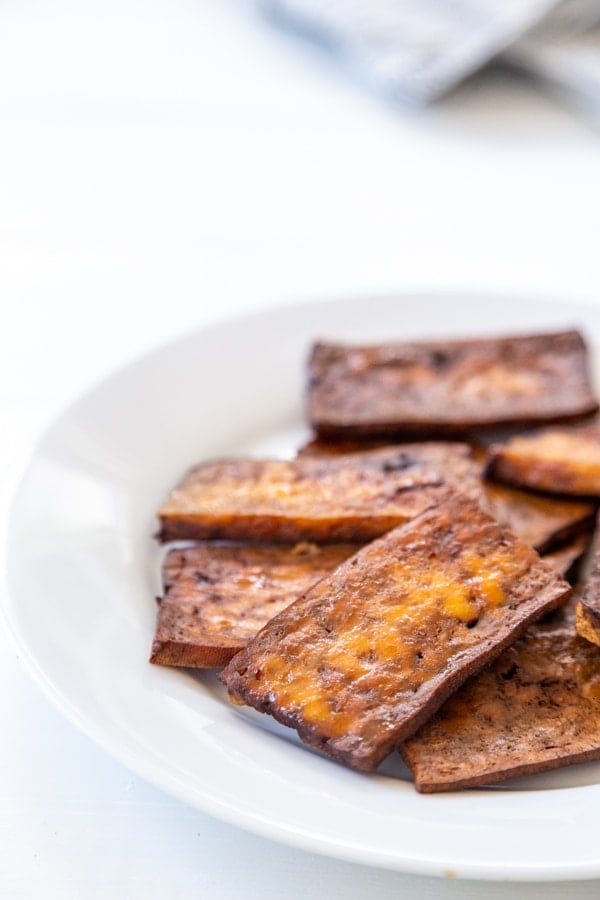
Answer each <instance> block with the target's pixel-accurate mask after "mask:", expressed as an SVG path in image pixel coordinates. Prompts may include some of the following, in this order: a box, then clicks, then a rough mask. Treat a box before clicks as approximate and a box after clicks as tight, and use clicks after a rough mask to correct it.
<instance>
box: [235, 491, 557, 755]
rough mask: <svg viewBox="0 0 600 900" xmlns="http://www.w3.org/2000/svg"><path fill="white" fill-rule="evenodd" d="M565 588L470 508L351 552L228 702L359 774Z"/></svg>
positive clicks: (259, 642) (255, 645)
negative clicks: (265, 716) (267, 718)
mask: <svg viewBox="0 0 600 900" xmlns="http://www.w3.org/2000/svg"><path fill="white" fill-rule="evenodd" d="M569 590H570V589H569V586H568V585H567V584H566V583H565V582H564V581H563V580H562V578H561V577H560V576H559V575H558V574H557V573H556V572H554V571H553V570H552V569H551V568H550V567H549V566H547V565H546V564H545V563H543V562H542V561H540V559H539V557H538V555H537V553H536V552H535V551H534V550H533V549H532V548H530V547H528V546H526V545H525V544H523V543H521V542H520V541H519V540H518V539H517V538H515V537H514V535H512V534H510V533H509V532H506V531H504V530H503V529H502V528H501V527H500V526H499V525H498V524H497V523H496V522H495V521H494V520H493V519H491V518H490V517H489V516H488V515H486V514H485V513H484V512H483V511H482V510H481V509H480V508H479V506H478V505H477V504H476V503H474V502H473V501H471V500H469V499H468V498H465V497H462V496H459V495H457V494H455V493H453V492H451V491H449V492H447V494H446V497H445V500H444V502H443V503H442V504H441V505H439V506H438V507H435V508H433V509H430V510H428V511H427V512H425V513H423V514H422V515H421V516H419V517H418V518H417V519H414V520H413V521H412V522H410V523H408V524H407V525H405V526H402V527H400V528H397V529H395V530H394V531H393V532H390V533H389V534H387V535H385V537H383V538H381V539H380V540H378V541H374V542H373V543H372V544H370V545H368V546H367V547H365V548H364V549H363V550H361V551H359V553H357V554H356V556H354V557H352V559H350V560H348V561H347V562H346V563H344V564H342V565H341V566H340V567H339V568H338V569H337V570H336V571H335V572H334V573H333V574H332V575H331V576H329V577H327V578H324V579H323V580H322V581H321V582H319V583H318V584H317V585H315V586H314V587H313V588H312V589H311V590H310V591H308V593H307V594H306V596H305V597H303V598H302V599H300V600H298V601H297V602H296V603H294V604H292V606H290V607H288V609H287V610H286V611H284V612H283V613H281V614H280V615H279V616H277V617H276V618H275V619H272V620H271V622H269V624H268V625H267V626H266V627H265V628H264V629H263V630H262V631H261V632H260V633H259V635H257V637H256V638H255V639H254V640H253V641H251V642H250V644H249V645H248V646H247V648H246V649H245V650H244V651H242V652H241V653H240V654H239V655H238V656H236V657H235V658H234V659H233V660H232V662H231V663H230V665H229V666H228V668H227V669H226V670H225V671H224V673H223V674H222V679H223V681H224V682H225V684H226V685H227V686H228V688H229V691H230V696H231V698H232V699H233V700H234V701H235V702H242V703H248V704H250V705H252V706H255V707H256V708H257V709H260V710H262V711H265V712H270V713H271V714H272V715H274V716H275V717H276V718H277V719H279V720H280V721H282V722H283V723H284V724H287V725H290V726H292V727H294V728H296V729H297V731H298V733H299V735H300V737H301V738H302V739H303V740H305V741H306V742H307V743H310V744H312V745H314V746H316V747H318V748H319V749H322V750H323V751H324V752H326V753H328V754H329V755H331V756H334V757H335V758H337V759H339V760H341V761H343V762H345V763H347V764H348V765H350V766H353V767H355V768H358V769H364V770H371V769H373V768H375V767H376V766H377V765H378V764H379V763H380V762H381V760H382V759H383V758H384V757H385V756H386V755H387V754H388V753H389V752H390V750H391V749H392V748H393V746H394V745H395V743H396V742H397V741H398V740H400V739H401V738H404V737H406V736H408V735H409V734H410V733H412V732H413V731H414V730H415V729H416V728H418V726H419V725H420V724H421V723H422V722H423V721H424V720H425V719H426V718H427V717H428V716H429V715H430V714H431V713H432V712H433V711H434V709H435V708H437V706H438V705H439V704H440V703H441V702H443V700H444V699H445V697H446V696H447V695H448V694H449V693H450V692H451V691H452V690H455V689H456V687H457V686H458V685H459V684H460V683H461V682H462V681H463V680H464V679H465V678H466V677H467V676H468V675H469V674H470V673H472V672H473V671H476V670H478V669H479V668H480V667H481V666H483V665H484V664H485V662H487V661H488V660H489V659H490V658H491V657H492V656H494V655H496V654H497V653H499V652H500V651H501V649H502V648H503V646H504V645H505V644H507V643H508V642H510V641H511V640H513V639H514V637H515V635H516V634H517V633H518V632H519V630H522V628H523V627H524V626H525V624H526V623H527V622H529V621H530V620H531V619H532V618H534V617H536V616H539V615H541V614H542V613H543V612H544V611H545V610H547V609H550V608H553V607H554V606H555V605H557V604H558V603H559V602H560V601H561V600H562V599H563V598H564V597H565V596H566V594H568V592H569Z"/></svg>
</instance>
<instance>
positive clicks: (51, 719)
mask: <svg viewBox="0 0 600 900" xmlns="http://www.w3.org/2000/svg"><path fill="white" fill-rule="evenodd" d="M599 245H600V135H599V134H598V130H597V128H596V129H595V128H594V127H593V126H592V125H591V124H590V123H588V122H586V121H585V120H584V119H582V118H579V117H577V115H576V114H574V113H572V112H571V111H570V110H568V109H566V108H561V107H560V106H559V105H557V104H556V103H555V102H554V101H553V100H552V99H550V98H545V97H543V96H540V95H538V93H537V92H536V91H535V89H534V88H533V87H531V86H523V85H521V84H520V83H519V82H517V81H516V80H510V79H509V80H507V79H506V78H500V77H499V76H490V77H488V78H486V79H484V80H481V81H478V82H475V83H471V84H469V85H468V86H467V87H465V88H463V89H462V90H461V91H459V92H457V93H456V94H455V95H454V96H453V97H452V98H451V99H450V100H448V101H447V102H446V103H445V104H444V105H443V106H441V107H439V108H437V109H435V110H430V111H427V112H416V111H413V112H407V111H401V110H395V109H393V108H391V107H390V106H389V105H387V104H386V103H385V102H383V101H381V100H379V99H377V98H375V97H373V96H372V95H370V94H369V93H368V92H367V91H366V90H365V89H364V88H363V87H361V86H360V85H357V84H351V83H350V82H349V81H348V80H346V79H344V77H343V76H342V75H340V73H339V72H338V71H337V69H336V68H335V66H334V65H333V64H331V63H330V61H329V60H328V59H327V57H325V56H323V55H322V54H321V53H320V52H319V51H317V50H315V49H313V48H311V47H310V46H307V45H305V44H303V43H302V42H296V41H295V40H293V39H291V38H290V37H289V36H286V35H283V34H281V33H280V32H278V31H277V30H276V29H274V28H273V27H272V26H269V25H266V24H265V23H264V22H261V21H260V20H259V19H258V18H256V17H255V16H254V15H253V14H252V12H251V11H250V10H249V9H248V8H247V7H246V5H245V4H244V3H242V2H239V3H236V2H233V0H232V2H226V0H102V2H101V0H87V2H85V0H84V2H81V0H77V2H76V0H72V2H69V0H46V2H45V3H42V2H41V0H4V2H3V3H2V4H1V5H0V289H1V291H0V309H1V313H2V322H1V327H0V403H1V407H2V418H3V423H4V427H3V440H2V441H1V442H0V471H1V472H2V478H1V479H0V499H1V501H2V505H3V509H4V508H5V507H6V504H7V502H8V499H9V497H10V493H11V490H12V489H13V487H14V484H15V481H16V479H17V478H18V475H19V472H20V471H21V469H22V467H23V465H24V463H25V461H26V459H27V455H28V454H29V452H30V451H31V448H32V446H33V444H34V442H35V439H36V436H37V435H38V434H39V433H40V431H41V430H42V429H43V427H44V425H45V424H46V423H47V422H48V421H49V420H50V419H51V418H52V416H53V415H54V414H55V412H56V411H57V410H58V409H60V408H61V407H62V406H63V405H64V404H66V403H67V402H68V401H69V400H70V399H71V398H72V397H74V396H75V395H76V394H78V393H80V392H81V391H82V390H85V388H86V387H87V386H88V385H90V384H91V383H93V382H94V381H96V380H98V379H100V378H102V376H103V375H105V374H106V373H108V372H110V371H111V370H112V369H114V368H115V367H117V366H119V365H121V364H123V363H124V362H126V361H129V360H131V359H133V358H135V357H136V356H137V355H139V354H140V353H141V352H143V351H144V350H146V349H148V348H150V347H153V346H156V345H157V344H159V343H161V342H162V341H164V340H166V339H168V338H169V337H171V336H174V335H177V334H181V333H184V332H186V331H188V330H189V329H191V328H196V327H199V326H202V325H203V324H205V323H207V322H209V321H214V320H215V319H218V318H222V317H224V316H232V315H235V314H237V313H239V312H240V311H243V310H247V309H251V308H255V307H257V306H260V305H265V304H275V303H286V302H290V301H293V300H298V299H302V298H311V297H313V298H321V297H329V296H344V295H348V294H365V293H369V292H396V291H398V292H399V291H402V290H409V289H410V290H413V289H423V290H430V289H435V290H444V291H449V290H471V291H482V292H483V291H485V292H488V293H489V292H490V291H497V292H505V293H506V292H511V293H519V294H523V295H532V296H539V297H547V298H548V300H549V302H551V300H552V298H572V299H573V300H580V301H583V302H589V303H594V302H598V301H599V300H600V291H599V288H600V268H599V266H598V247H599ZM0 683H1V684H2V690H1V691H0V717H1V721H2V739H1V740H0V897H2V898H4V897H7V898H9V897H10V898H13V900H21V898H24V900H25V898H26V900H30V898H36V900H37V898H40V897H43V898H45V900H58V898H60V900H63V898H77V900H92V898H93V900H96V898H105V897H110V898H112V900H121V898H130V897H144V898H145V900H158V898H161V900H162V898H164V897H165V896H168V897H169V898H171V900H176V898H177V900H179V898H181V900H188V898H192V897H193V898H198V897H202V898H204V897H207V898H208V897H210V898H229V897H232V898H233V897H235V898H240V897H243V898H257V900H258V898H261V900H262V898H281V897H285V898H300V897H302V898H306V897H310V898H312V897H315V898H317V897H318V898H321V897H331V898H338V897H339V898H344V900H353V898H363V897H367V896H368V897H377V898H388V897H389V898H391V897H394V898H397V897H410V898H421V897H423V898H431V897H436V898H437V897H442V898H446V897H448V898H456V897H465V898H471V897H473V898H475V897H482V896H484V897H489V898H507V897H509V896H513V895H514V894H515V891H516V892H517V895H518V896H519V897H523V898H542V897H544V898H546V900H548V898H555V897H561V898H562V897H577V898H580V897H581V898H584V897H585V898H591V897H594V898H595V897H598V896H599V894H600V882H595V883H590V882H588V883H580V884H578V885H571V884H569V885H566V884H563V885H554V886H552V885H546V886H536V885H528V886H519V888H518V889H515V887H511V886H503V885H492V884H488V885H485V886H483V885H481V884H476V883H467V882H462V883H458V882H449V881H446V882H441V881H437V880H435V879H422V878H416V877H411V876H404V875H400V874H395V873H389V872H384V871H377V870H373V869H369V868H366V867H362V866H353V865H351V864H347V863H342V862H337V861H334V860H328V859H326V858H322V857H317V856H312V855H310V854H307V853H304V852H301V851H296V850H294V849H291V848H287V847H282V846H278V845H276V844H273V843H270V842H268V841H266V840H263V839H261V838H258V837H254V836H252V835H249V834H246V833H244V832H242V831H238V830H237V829H235V828H233V827H230V826H228V825H224V824H222V823H220V822H218V821H215V820H213V819H211V818H209V817H208V816H205V815H203V814H201V813H199V812H197V811H195V810H193V809H189V808H187V807H185V806H183V805H182V804H181V803H179V802H176V801H175V800H172V799H170V798H169V797H167V796H165V795H163V794H162V793H160V792H159V791H157V790H155V789H154V788H152V787H151V786H149V785H147V784H145V783H144V782H142V781H141V780H140V779H139V778H137V777H135V776H133V775H131V774H130V773H129V772H128V771H127V770H126V769H124V768H123V767H122V766H121V765H120V764H118V763H116V762H114V761H113V760H112V759H110V758H109V757H107V756H106V755H105V754H104V753H103V752H102V751H100V750H99V749H97V748H96V747H95V746H94V745H93V744H92V743H91V742H90V741H89V740H88V739H87V738H85V737H84V736H83V735H81V734H79V733H78V732H77V731H76V730H75V729H74V728H73V727H72V726H71V725H70V724H69V723H67V722H66V721H64V720H63V719H62V718H61V716H60V715H59V714H58V713H57V712H56V711H55V710H54V709H53V708H52V707H50V706H49V704H48V702H47V701H46V700H45V698H44V697H43V696H42V694H41V693H40V692H39V690H38V689H37V687H36V686H35V685H34V684H33V683H32V682H31V681H30V679H29V676H28V675H27V673H26V672H25V671H24V670H23V668H22V667H21V665H20V663H19V661H18V659H17V655H16V653H15V651H14V650H13V648H12V645H11V643H10V641H9V640H8V638H7V637H6V636H5V635H4V634H2V633H0ZM532 840H535V836H532Z"/></svg>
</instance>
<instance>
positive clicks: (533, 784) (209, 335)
mask: <svg viewBox="0 0 600 900" xmlns="http://www.w3.org/2000/svg"><path fill="white" fill-rule="evenodd" d="M570 325H581V326H582V327H584V328H585V330H586V331H587V333H588V335H589V337H590V339H591V340H592V342H593V343H594V344H595V346H600V313H599V312H597V311H596V310H593V309H587V308H579V309H574V308H573V307H572V306H569V307H567V306H564V307H560V306H556V305H552V306H550V305H547V304H534V303H531V302H523V301H520V300H514V299H513V300H505V299H502V300H499V299H495V300H494V299H485V300H481V299H477V300H475V299H473V298H471V299H466V298H461V297H442V298H439V297H438V298H435V297H422V296H419V297H403V298H398V299H390V298H387V299H382V300H376V301H375V300H357V301H351V302H346V303H326V304H318V305H317V304H316V305H305V306H297V307H293V308H284V309H279V310H275V311H267V312H261V313H258V314H255V315H252V316H248V317H246V318H244V319H239V320H237V321H235V322H231V323H228V324H223V325H220V326H218V327H213V328H210V329H207V330H205V331H201V332H199V333H197V334H193V335H191V336H189V337H187V338H184V339H183V340H179V341H177V342H175V343H171V344H169V345H167V346H166V347H163V348H162V349H160V350H158V351H156V352H154V353H152V354H151V355H149V356H147V357H145V358H143V359H142V360H140V361H139V362H137V363H135V364H134V365H132V366H130V367H129V368H127V369H125V370H123V371H121V372H118V373H117V374H116V375H114V376H113V377H112V378H110V379H108V380H107V381H105V382H104V383H103V384H101V385H100V386H99V387H97V388H96V389H95V390H93V391H91V392H90V393H88V394H87V395H86V396H85V397H83V398H82V399H81V400H79V401H78V402H77V403H76V404H75V405H74V406H72V407H71V409H69V410H68V411H67V412H66V413H65V414H64V415H62V416H61V417H60V419H59V420H58V421H56V423H55V424H54V425H53V426H52V427H51V428H50V430H49V431H48V433H47V434H46V436H45V437H44V438H43V440H42V441H41V442H40V444H39V446H38V447H37V449H36V452H35V455H34V457H33V460H32V462H31V465H30V467H29V469H28V471H27V474H26V476H25V478H24V480H23V482H22V484H21V486H20V489H19V491H18V494H17V496H16V499H15V502H14V505H13V509H12V514H11V521H10V524H9V535H10V539H9V559H8V563H9V587H10V599H9V600H8V601H7V604H6V607H5V617H6V619H7V622H8V625H9V629H10V631H11V632H12V634H13V636H14V637H15V639H16V641H17V643H18V645H19V648H20V652H21V654H22V656H23V658H24V659H26V660H27V661H28V663H29V665H30V667H31V669H32V671H33V672H34V674H35V676H36V677H37V679H38V680H39V682H40V683H41V685H42V686H43V687H44V688H45V690H46V691H47V693H48V694H49V696H50V697H51V698H52V699H53V700H54V701H55V702H56V703H57V704H58V706H59V707H60V708H61V709H62V710H63V712H64V713H65V714H66V715H67V716H69V718H70V719H72V720H73V721H74V722H76V723H77V724H78V725H79V726H80V727H81V728H82V729H83V730H84V731H85V732H86V733H87V734H89V735H90V736H91V737H92V738H93V739H94V740H96V741H97V742H98V743H99V744H101V745H102V746H103V747H105V748H106V749H107V750H108V751H109V752H110V753H112V754H114V756H116V757H117V758H118V759H120V760H122V761H123V762H124V763H125V764H126V765H128V766H129V767H130V768H131V769H133V770H134V771H136V772H138V773H139V774H140V775H143V776H144V777H145V778H147V779H148V780H149V781H151V782H153V783H154V784H156V785H158V786H160V787H161V788H163V789H164V790H165V791H168V792H169V793H172V794H174V795H175V796H177V797H179V798H181V799H183V800H185V801H187V802H188V803H190V804H192V805H194V806H197V807H198V808H200V809H203V810H206V811H208V812H210V813H213V814H214V815H216V816H219V817H221V818H223V819H226V820H227V821H229V822H232V823H235V824H237V825H240V826H242V827H244V828H247V829H249V830H251V831H254V832H257V833H259V834H262V835H266V836H267V837H270V838H274V839H276V840H279V841H284V842H286V843H289V844H293V845H296V846H299V847H303V848H306V849H309V850H315V851H318V852H321V853H325V854H328V855H331V856H337V857H342V858H345V859H350V860H354V861H360V862H363V863H370V864H373V865H378V866H383V867H388V868H392V869H400V870H404V871H412V872H421V873H429V874H437V875H443V874H446V875H449V876H453V875H455V876H458V877H473V878H498V879H552V880H554V879H563V878H565V879H566V878H588V877H597V876H600V849H599V845H598V833H599V832H598V828H599V827H600V786H599V784H598V782H600V766H599V765H597V764H588V765H586V766H578V767H573V768H572V769H566V770H563V771H562V772H557V773H552V774H549V775H544V776H538V777H535V778H529V779H527V780H524V779H523V780H521V781H520V782H519V783H513V784H512V785H510V786H509V787H506V786H505V787H504V788H503V789H499V790H492V789H490V790H473V791H465V792H462V793H456V794H446V795H439V796H420V795H418V794H417V793H416V792H415V790H414V788H413V787H412V785H411V784H410V782H409V781H408V780H406V777H405V774H404V770H403V769H402V767H401V765H400V764H399V763H398V762H397V761H395V760H392V761H388V763H386V764H385V766H384V770H383V771H382V772H381V773H378V774H376V775H359V774H356V773H354V772H351V771H348V770H346V769H344V768H342V767H341V766H339V765H337V764H336V763H334V762H331V761H329V760H327V759H325V758H322V757H321V756H320V755H318V754H317V753H314V752H312V751H311V750H309V749H307V748H306V747H304V746H303V745H301V744H300V743H299V742H298V741H297V740H296V738H295V734H294V733H292V732H291V731H289V730H287V729H284V728H280V727H279V726H277V725H275V724H274V723H273V722H272V721H271V720H270V719H269V718H268V717H266V716H260V715H258V714H255V713H254V712H253V711H250V710H240V709H237V708H234V707H232V706H230V705H229V704H228V703H227V701H226V699H225V697H224V692H223V690H222V689H221V688H220V686H219V685H218V683H217V682H216V679H215V677H214V676H213V675H210V674H205V675H202V674H200V675H191V674H188V673H187V672H183V671H177V670H171V669H162V668H160V667H153V666H150V665H148V663H147V656H148V649H149V646H150V642H151V638H152V633H153V627H154V617H155V605H154V599H153V597H154V595H155V593H156V592H157V590H158V582H157V558H158V551H157V549H156V547H155V545H154V543H153V541H152V538H151V535H152V532H153V530H154V528H155V522H154V510H155V509H156V507H157V505H158V503H159V501H160V500H161V499H162V497H163V496H164V494H165V492H166V491H167V489H168V488H169V487H170V486H171V485H172V484H173V482H174V481H175V480H176V479H177V478H178V477H179V476H180V475H181V473H182V472H183V471H184V470H185V469H186V468H187V467H188V466H189V465H190V464H191V463H193V462H195V461H197V460H201V459H203V458H206V457H214V456H218V455H220V454H235V453H239V452H246V451H253V452H265V453H266V452H268V453H276V454H285V453H291V452H292V450H293V449H294V447H295V446H297V445H298V443H299V442H300V440H301V439H302V438H303V436H304V428H303V425H302V388H303V365H304V361H305V356H306V352H307V348H308V345H309V342H310V341H311V340H312V339H313V338H315V337H329V338H341V339H354V340H378V339H390V338H404V337H411V336H429V335H448V334H460V335H462V334H469V333H470V334H477V333H485V332H498V331H500V332H504V331H519V330H527V329H530V328H531V329H541V328H552V327H555V326H558V327H561V326H570ZM41 752H43V748H41ZM392 776H394V777H392ZM398 776H400V777H398Z"/></svg>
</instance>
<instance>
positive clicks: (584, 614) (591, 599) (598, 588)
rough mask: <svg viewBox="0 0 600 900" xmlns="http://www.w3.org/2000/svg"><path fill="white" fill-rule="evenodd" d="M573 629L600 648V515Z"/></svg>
mask: <svg viewBox="0 0 600 900" xmlns="http://www.w3.org/2000/svg"><path fill="white" fill-rule="evenodd" d="M575 627H576V629H577V633H578V634H579V635H581V637H583V638H585V639H586V640H587V641H591V642H592V643H593V644H598V645H599V646H600V514H599V515H598V519H597V522H596V531H595V534H594V540H593V543H592V560H591V568H590V572H589V575H588V577H587V578H586V580H585V584H584V586H583V590H582V592H581V599H580V601H579V603H578V604H577V608H576V610H575Z"/></svg>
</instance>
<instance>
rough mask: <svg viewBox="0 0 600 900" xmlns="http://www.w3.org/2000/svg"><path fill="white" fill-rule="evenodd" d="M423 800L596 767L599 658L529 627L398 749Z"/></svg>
mask: <svg viewBox="0 0 600 900" xmlns="http://www.w3.org/2000/svg"><path fill="white" fill-rule="evenodd" d="M402 755H403V757H404V759H405V760H406V762H407V763H408V765H409V766H410V768H411V769H412V772H413V775H414V777H415V785H416V787H417V790H419V791H422V792H424V793H431V792H435V791H450V790H459V789H460V788H467V787H474V786H476V785H484V784H495V783H496V782H499V781H503V780H504V779H506V778H514V777H516V776H518V775H527V774H534V773H536V772H543V771H545V770H547V769H557V768H559V767H561V766H568V765H571V764H573V763H579V762H586V761H588V760H592V759H600V650H599V649H598V647H594V646H593V645H592V644H589V643H588V642H587V641H584V640H582V639H581V638H579V637H577V636H576V635H575V634H574V632H573V631H572V630H571V629H567V628H562V629H560V628H559V629H550V630H547V629H543V628H537V627H533V628H531V629H530V630H529V631H528V632H527V634H526V635H525V636H524V637H523V638H522V639H521V640H519V641H518V642H517V643H515V644H514V646H512V647H510V648H509V649H508V650H506V651H505V652H504V653H503V654H502V656H501V657H500V658H499V659H498V660H496V662H495V663H493V665H492V666H491V667H490V668H489V669H487V670H486V671H484V672H482V673H481V674H480V675H477V676H476V677H475V678H473V679H471V680H470V681H469V682H467V684H465V685H464V686H463V687H462V688H461V689H460V690H459V691H457V693H456V694H455V695H454V696H453V697H451V698H450V699H449V700H448V701H447V702H446V703H445V704H444V706H443V707H442V708H441V709H440V711H439V712H438V714H437V716H435V717H434V718H433V719H432V720H431V721H430V722H428V723H427V724H426V725H425V726H424V727H423V728H422V729H421V730H420V731H419V732H418V733H417V734H416V735H415V736H414V737H412V738H411V739H410V740H408V741H407V742H406V743H405V744H404V746H403V747H402Z"/></svg>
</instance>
